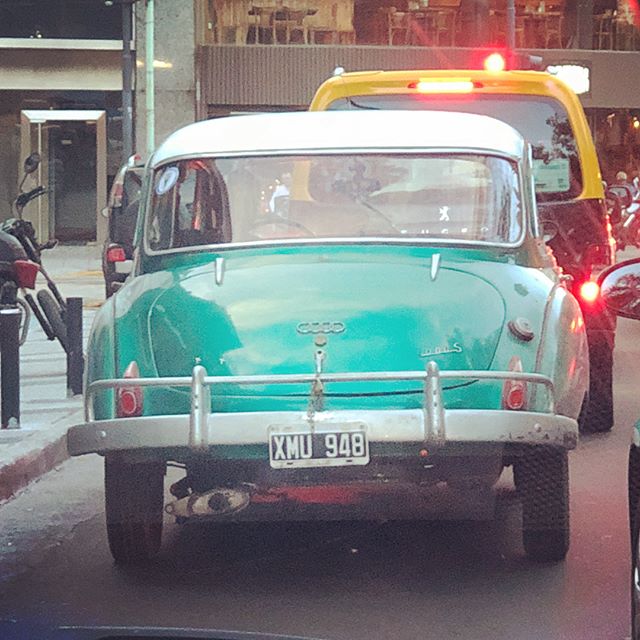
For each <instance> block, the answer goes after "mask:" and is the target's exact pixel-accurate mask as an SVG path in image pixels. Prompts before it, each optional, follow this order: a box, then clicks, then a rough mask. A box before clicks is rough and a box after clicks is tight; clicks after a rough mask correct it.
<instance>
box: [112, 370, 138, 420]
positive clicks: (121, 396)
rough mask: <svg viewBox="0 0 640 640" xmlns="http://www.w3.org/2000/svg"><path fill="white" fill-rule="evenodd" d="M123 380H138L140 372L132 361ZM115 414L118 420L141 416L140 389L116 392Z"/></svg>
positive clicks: (125, 388)
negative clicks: (116, 404)
mask: <svg viewBox="0 0 640 640" xmlns="http://www.w3.org/2000/svg"><path fill="white" fill-rule="evenodd" d="M123 377H124V378H139V377H140V370H139V369H138V364H137V363H136V362H135V361H134V362H131V363H130V364H129V366H128V367H127V368H126V369H125V372H124V375H123ZM117 401H118V406H117V414H118V417H119V418H132V417H134V416H140V415H142V407H143V401H142V387H123V388H121V389H118V392H117Z"/></svg>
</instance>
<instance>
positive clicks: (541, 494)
mask: <svg viewBox="0 0 640 640" xmlns="http://www.w3.org/2000/svg"><path fill="white" fill-rule="evenodd" d="M513 475H514V479H515V484H516V489H517V492H518V495H519V496H520V500H521V502H522V542H523V546H524V550H525V552H526V554H527V556H528V557H529V558H530V559H531V560H534V561H535V562H560V561H561V560H564V558H565V557H566V555H567V551H568V550H569V463H568V459H567V452H566V451H565V450H563V449H552V448H548V447H536V448H534V449H533V450H532V451H530V452H527V453H526V454H524V455H522V456H521V457H519V458H517V459H516V460H515V461H514V465H513Z"/></svg>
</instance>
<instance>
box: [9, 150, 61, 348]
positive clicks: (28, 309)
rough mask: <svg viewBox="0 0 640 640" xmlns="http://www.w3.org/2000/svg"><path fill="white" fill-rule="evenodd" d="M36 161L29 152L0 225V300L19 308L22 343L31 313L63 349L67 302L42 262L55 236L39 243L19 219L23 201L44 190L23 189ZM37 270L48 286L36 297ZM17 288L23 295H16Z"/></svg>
mask: <svg viewBox="0 0 640 640" xmlns="http://www.w3.org/2000/svg"><path fill="white" fill-rule="evenodd" d="M39 164H40V156H39V155H38V154H37V153H32V154H31V155H30V156H29V157H28V158H27V159H26V160H25V162H24V176H23V178H22V182H21V183H20V186H19V194H18V197H17V198H16V200H15V211H16V217H15V218H10V219H9V220H6V221H5V222H3V223H2V225H1V226H0V304H7V305H11V304H16V305H18V306H20V307H21V308H22V310H23V312H24V320H23V322H22V330H21V336H20V341H21V344H22V343H23V342H24V340H25V339H26V336H27V331H28V327H29V321H30V315H31V313H33V315H34V316H35V317H36V319H37V320H38V322H39V323H40V326H41V327H42V329H43V331H44V332H45V334H46V336H47V338H48V339H49V340H55V339H57V340H58V341H59V342H60V344H61V345H62V348H63V349H64V350H65V351H66V350H67V329H66V324H65V320H64V316H65V313H66V303H65V300H64V298H63V297H62V295H61V294H60V291H59V290H58V287H57V286H56V284H55V282H54V281H53V280H52V279H51V277H50V276H49V274H48V273H47V271H46V269H45V268H44V266H43V264H42V251H44V250H45V249H51V248H53V247H55V246H56V244H57V240H51V241H49V242H45V243H43V244H40V243H39V242H38V240H37V238H36V233H35V230H34V228H33V225H32V224H31V222H29V221H28V220H23V219H22V212H23V210H24V208H25V207H26V205H27V204H28V203H29V202H31V201H33V200H35V199H37V198H39V197H41V196H43V195H44V194H45V193H46V192H47V190H46V189H45V188H44V187H43V186H37V187H35V188H34V189H32V190H31V191H27V192H24V191H23V190H22V188H23V186H24V183H25V180H26V178H27V176H28V175H29V174H32V173H34V172H35V171H36V170H37V168H38V166H39ZM38 273H40V274H42V276H43V277H44V279H45V281H46V283H47V287H48V290H47V289H41V290H40V291H38V292H37V294H36V298H37V299H34V297H33V295H32V294H31V293H29V290H35V288H36V278H37V275H38ZM18 289H19V290H20V292H21V296H22V297H18V295H17V291H18Z"/></svg>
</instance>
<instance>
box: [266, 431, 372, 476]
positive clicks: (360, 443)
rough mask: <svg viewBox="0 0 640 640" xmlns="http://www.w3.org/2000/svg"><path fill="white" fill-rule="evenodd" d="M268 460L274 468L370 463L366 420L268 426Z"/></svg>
mask: <svg viewBox="0 0 640 640" xmlns="http://www.w3.org/2000/svg"><path fill="white" fill-rule="evenodd" d="M269 462H270V464H271V467H272V468H273V469H296V468H301V467H343V466H347V465H365V464H368V463H369V442H368V440H367V430H366V426H365V425H364V424H363V423H360V422H358V423H348V424H340V425H325V426H323V427H319V426H317V425H316V427H315V428H314V429H313V430H311V429H310V428H309V427H307V426H304V427H302V426H299V425H296V426H287V427H282V426H272V427H269Z"/></svg>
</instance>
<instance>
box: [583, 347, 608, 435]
mask: <svg viewBox="0 0 640 640" xmlns="http://www.w3.org/2000/svg"><path fill="white" fill-rule="evenodd" d="M588 397H589V401H588V403H587V407H586V411H583V412H582V413H581V414H580V418H579V420H578V423H579V426H580V431H581V432H582V433H604V432H606V431H611V428H612V427H613V349H612V346H611V345H610V344H609V343H608V341H607V340H598V341H594V342H590V343H589V393H588Z"/></svg>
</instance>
